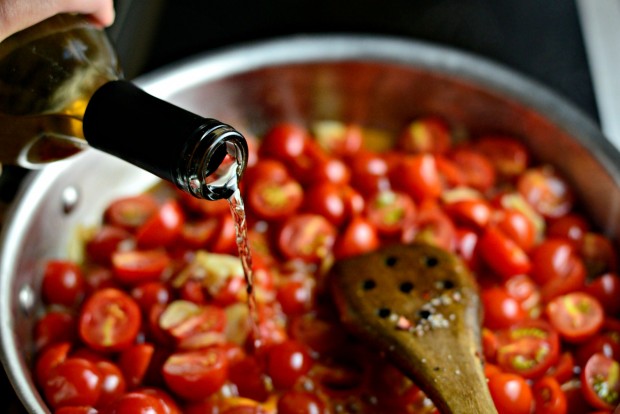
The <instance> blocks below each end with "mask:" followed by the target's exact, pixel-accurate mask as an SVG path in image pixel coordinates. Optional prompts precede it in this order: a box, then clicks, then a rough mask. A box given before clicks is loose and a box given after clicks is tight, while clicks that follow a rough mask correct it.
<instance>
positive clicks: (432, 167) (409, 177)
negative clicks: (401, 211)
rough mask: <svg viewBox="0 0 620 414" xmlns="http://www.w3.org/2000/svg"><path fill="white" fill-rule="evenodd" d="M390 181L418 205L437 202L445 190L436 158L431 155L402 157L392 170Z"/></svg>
mask: <svg viewBox="0 0 620 414" xmlns="http://www.w3.org/2000/svg"><path fill="white" fill-rule="evenodd" d="M390 181H391V182H392V184H393V186H394V189H396V190H398V191H402V192H404V193H406V194H409V195H410V196H411V197H412V198H413V199H414V200H415V202H416V203H420V202H422V201H423V200H426V199H430V200H435V199H437V198H438V197H439V196H440V195H441V191H442V190H443V185H442V181H441V177H440V176H439V171H438V170H437V164H436V162H435V157H434V156H433V155H431V154H419V155H409V156H406V157H402V158H401V159H400V160H399V161H397V163H396V165H394V167H392V168H391V170H390Z"/></svg>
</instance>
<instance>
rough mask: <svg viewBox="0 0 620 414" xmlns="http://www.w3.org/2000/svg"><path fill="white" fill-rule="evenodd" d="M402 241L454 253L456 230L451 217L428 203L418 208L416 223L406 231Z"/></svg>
mask: <svg viewBox="0 0 620 414" xmlns="http://www.w3.org/2000/svg"><path fill="white" fill-rule="evenodd" d="M402 241H403V242H404V243H411V242H412V241H418V242H423V243H428V244H431V245H433V246H437V247H441V248H443V249H445V250H448V251H454V249H455V247H456V228H455V226H454V223H453V222H452V220H450V217H448V215H447V214H446V213H444V212H443V210H442V209H441V208H440V207H439V206H438V205H437V204H436V203H435V202H426V203H422V204H421V205H419V206H418V212H417V215H416V219H415V223H414V225H413V226H412V227H410V228H406V229H405V231H404V232H403V237H402Z"/></svg>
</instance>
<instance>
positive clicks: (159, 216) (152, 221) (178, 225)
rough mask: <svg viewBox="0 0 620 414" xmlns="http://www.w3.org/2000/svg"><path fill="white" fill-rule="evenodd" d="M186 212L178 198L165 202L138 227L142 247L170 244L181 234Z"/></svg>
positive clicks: (148, 247)
mask: <svg viewBox="0 0 620 414" xmlns="http://www.w3.org/2000/svg"><path fill="white" fill-rule="evenodd" d="M184 222H185V213H184V212H183V210H182V209H181V205H180V204H179V202H178V201H176V200H174V199H173V200H169V201H167V202H165V203H164V204H163V205H162V206H161V207H160V208H159V210H158V211H157V213H156V214H154V215H153V216H151V217H150V218H149V219H148V220H147V221H145V222H144V223H143V224H142V225H141V226H140V227H138V228H137V229H136V242H137V243H138V247H139V248H141V249H150V248H155V247H161V246H168V245H170V244H172V243H173V242H175V241H176V240H177V238H178V237H179V236H180V235H181V230H182V228H183V223H184Z"/></svg>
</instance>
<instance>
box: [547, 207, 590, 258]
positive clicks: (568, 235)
mask: <svg viewBox="0 0 620 414" xmlns="http://www.w3.org/2000/svg"><path fill="white" fill-rule="evenodd" d="M588 231H590V224H589V223H588V222H587V220H586V219H585V218H584V217H583V216H582V215H580V214H576V213H568V214H565V215H562V216H560V217H558V218H556V219H553V220H551V222H550V223H549V226H548V227H547V237H549V238H565V239H569V240H571V241H572V242H573V244H574V245H575V247H576V248H577V249H579V248H580V246H581V244H582V242H583V236H584V235H585V234H586V233H587V232H588Z"/></svg>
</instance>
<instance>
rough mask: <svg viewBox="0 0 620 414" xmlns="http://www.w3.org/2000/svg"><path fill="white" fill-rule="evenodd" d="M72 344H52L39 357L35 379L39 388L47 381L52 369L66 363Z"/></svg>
mask: <svg viewBox="0 0 620 414" xmlns="http://www.w3.org/2000/svg"><path fill="white" fill-rule="evenodd" d="M71 345H72V344H71V342H59V343H55V344H51V345H50V346H48V347H47V348H45V349H44V350H43V351H42V352H41V353H39V354H38V355H37V360H36V363H35V370H34V379H35V381H36V382H37V384H38V385H39V386H43V384H45V381H47V376H48V374H49V372H51V369H52V368H54V367H55V366H56V365H58V364H60V363H61V362H64V360H65V359H67V356H68V355H69V351H70V350H71Z"/></svg>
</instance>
